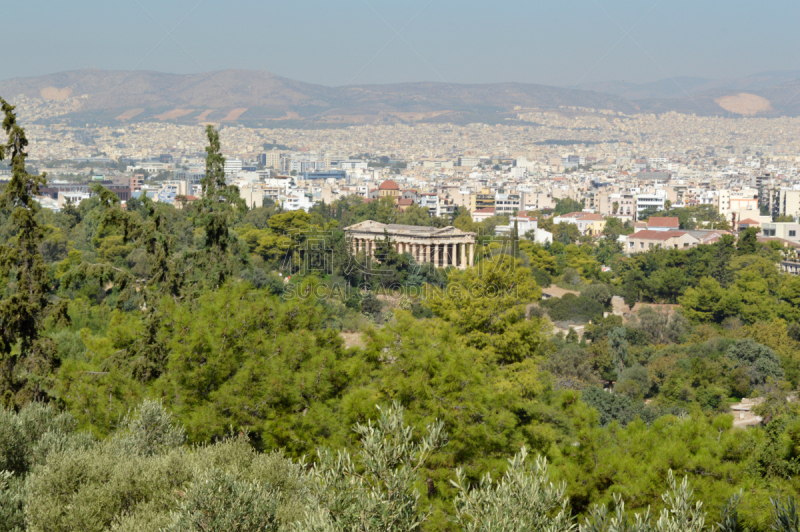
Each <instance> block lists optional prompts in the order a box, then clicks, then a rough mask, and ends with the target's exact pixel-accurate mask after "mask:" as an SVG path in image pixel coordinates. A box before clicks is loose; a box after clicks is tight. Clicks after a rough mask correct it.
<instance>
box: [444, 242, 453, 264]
mask: <svg viewBox="0 0 800 532" xmlns="http://www.w3.org/2000/svg"><path fill="white" fill-rule="evenodd" d="M452 250H453V244H449V243H448V244H445V245H444V266H445V268H447V267H448V266H452V265H453V252H452Z"/></svg>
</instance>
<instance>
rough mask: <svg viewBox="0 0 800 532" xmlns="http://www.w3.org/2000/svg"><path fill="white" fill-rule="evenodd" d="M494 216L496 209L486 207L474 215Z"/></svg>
mask: <svg viewBox="0 0 800 532" xmlns="http://www.w3.org/2000/svg"><path fill="white" fill-rule="evenodd" d="M478 213H480V214H490V213H491V214H494V207H484V208H483V209H478V210H477V211H475V212H473V213H472V214H478Z"/></svg>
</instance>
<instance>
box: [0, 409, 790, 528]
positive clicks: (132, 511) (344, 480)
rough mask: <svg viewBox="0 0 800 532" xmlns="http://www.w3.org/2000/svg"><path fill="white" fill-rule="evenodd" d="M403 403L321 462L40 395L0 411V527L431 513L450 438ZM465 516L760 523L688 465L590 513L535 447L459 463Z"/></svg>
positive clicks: (609, 523)
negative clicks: (495, 469) (640, 500)
mask: <svg viewBox="0 0 800 532" xmlns="http://www.w3.org/2000/svg"><path fill="white" fill-rule="evenodd" d="M403 414H404V411H403V408H402V407H401V406H400V405H399V404H396V403H395V404H393V405H392V406H390V407H389V408H386V409H381V410H380V416H379V419H378V420H377V421H375V422H373V421H370V422H368V423H366V424H357V425H356V426H355V427H354V430H355V433H356V434H357V435H358V437H359V449H358V451H357V452H356V453H353V454H351V453H349V452H347V451H335V452H333V451H328V450H320V451H319V453H318V460H317V461H316V463H315V464H314V465H312V466H308V465H306V464H305V463H304V462H302V461H300V462H295V461H292V460H290V459H288V458H287V457H285V456H284V455H283V453H282V452H280V451H275V452H271V453H259V452H257V451H256V450H254V449H253V447H252V446H251V445H250V442H249V441H248V437H247V435H245V434H239V435H233V436H231V437H228V438H225V439H224V440H221V441H219V442H216V443H214V444H211V445H203V446H195V447H187V446H186V445H185V435H184V431H183V429H182V428H181V427H179V426H177V425H176V423H175V422H174V420H173V418H172V417H171V415H170V414H169V413H168V412H167V411H166V410H165V409H164V407H163V406H162V405H161V404H160V403H159V402H158V401H145V402H143V403H142V404H141V405H140V406H139V407H137V408H136V409H134V410H133V411H132V412H131V413H130V414H129V415H128V416H126V417H125V419H124V420H123V422H122V423H121V425H120V429H119V430H118V431H117V433H116V434H114V435H113V436H112V437H110V438H108V439H107V440H105V441H96V440H95V439H94V438H92V437H91V436H90V435H88V434H85V433H80V432H77V431H76V423H75V421H74V419H72V418H71V416H69V415H68V414H60V413H58V412H57V411H56V410H55V409H54V408H53V407H52V406H49V405H43V404H38V403H33V404H30V405H28V406H26V407H25V408H23V409H22V410H21V411H19V412H13V411H0V459H2V461H3V462H2V463H3V464H4V467H5V469H4V470H0V532H28V531H30V532H39V531H41V532H44V531H48V532H51V531H52V532H72V531H74V530H81V531H89V532H104V531H111V532H138V531H141V530H153V531H163V532H191V531H198V532H212V531H219V532H222V531H227V530H235V531H238V532H373V531H374V532H378V531H380V532H384V531H387V532H408V531H415V530H422V529H423V526H424V525H425V524H426V521H427V520H428V518H429V516H430V512H431V510H430V508H426V507H425V505H424V504H423V502H422V500H421V496H420V493H419V492H418V490H417V488H416V486H417V485H419V483H420V481H421V480H422V479H421V474H420V473H421V470H422V468H423V467H425V464H426V461H428V459H429V458H430V456H431V454H432V453H433V452H434V451H436V450H437V449H439V448H441V447H442V446H443V445H445V444H446V442H447V434H446V433H445V431H444V428H443V424H442V423H441V422H438V421H437V422H434V423H431V424H430V425H428V427H427V430H426V431H425V432H424V434H422V435H419V436H418V435H415V434H414V431H413V430H412V428H411V427H410V426H408V425H406V424H405V422H404V417H403ZM452 483H453V486H454V487H455V489H456V492H457V493H456V497H455V505H454V508H453V512H452V523H453V527H454V528H453V530H460V531H463V532H529V531H532V530H535V531H542V532H749V531H748V530H747V529H745V528H743V526H742V524H741V520H740V518H739V514H738V506H739V503H740V501H741V498H742V497H741V494H740V495H736V496H734V497H732V498H731V499H730V501H729V502H728V504H727V505H726V506H725V507H724V508H723V509H722V512H721V515H720V517H719V518H718V520H717V522H716V523H714V524H711V523H710V522H708V521H709V520H708V519H707V517H708V516H707V515H706V512H705V511H704V509H703V504H702V503H701V502H698V501H695V500H694V493H693V490H692V488H691V487H690V485H689V481H688V478H683V479H682V480H681V481H680V482H679V481H678V480H676V478H675V477H674V475H673V473H672V471H670V472H669V474H668V476H667V488H668V489H667V491H666V492H665V493H664V494H663V495H662V500H663V501H664V506H665V508H664V509H663V510H661V512H660V514H659V515H658V517H657V518H655V517H654V516H652V515H651V512H650V510H649V509H647V510H645V511H644V512H639V513H629V512H627V511H626V509H625V502H624V501H623V499H622V497H621V496H620V495H618V494H617V495H615V496H614V503H613V508H611V509H610V508H609V507H607V506H605V505H604V506H595V507H593V508H592V509H591V510H590V511H589V513H588V515H587V516H586V517H584V518H583V519H582V520H581V521H580V522H579V520H578V519H576V518H575V516H574V515H573V514H572V511H571V508H570V504H569V499H568V497H567V496H566V486H565V485H564V484H563V483H561V484H558V483H554V482H552V481H551V480H550V474H549V472H548V465H547V461H546V460H545V459H544V458H543V457H537V458H536V459H535V460H533V461H531V460H530V459H529V456H528V451H527V449H525V448H522V450H521V451H520V452H519V453H517V455H516V456H514V457H513V458H512V459H510V460H509V462H508V468H507V470H506V472H505V473H504V474H503V476H502V477H501V478H500V479H499V480H497V481H494V480H493V479H492V478H491V477H490V476H489V475H486V476H484V477H483V478H482V479H481V480H480V482H479V483H478V485H475V486H470V485H469V484H468V481H467V478H466V475H465V473H464V472H463V471H462V470H457V471H456V473H455V480H454V481H452ZM772 510H773V511H772V519H771V523H770V525H769V526H770V529H771V530H774V531H776V532H799V531H798V525H799V524H800V515H798V511H797V504H796V501H795V499H794V498H793V497H789V498H788V499H774V500H772Z"/></svg>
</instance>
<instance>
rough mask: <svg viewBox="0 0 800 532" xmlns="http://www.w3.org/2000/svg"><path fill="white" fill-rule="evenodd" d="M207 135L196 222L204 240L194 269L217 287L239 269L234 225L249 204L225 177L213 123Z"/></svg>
mask: <svg viewBox="0 0 800 532" xmlns="http://www.w3.org/2000/svg"><path fill="white" fill-rule="evenodd" d="M206 137H207V138H208V146H207V147H206V153H207V155H206V175H205V177H204V178H203V180H202V182H201V184H202V186H203V198H202V200H201V201H200V202H199V205H198V207H197V212H196V213H195V223H196V224H197V225H198V226H199V227H201V228H202V229H203V232H204V233H205V241H204V243H203V249H202V251H201V252H200V253H199V254H198V256H197V257H196V261H195V264H194V270H195V272H197V273H199V274H201V275H202V276H203V278H204V279H205V280H206V281H207V282H208V284H209V286H211V287H218V286H220V285H221V284H222V283H224V282H225V280H226V279H227V278H228V277H230V276H231V275H233V274H234V273H236V272H238V270H239V268H238V267H237V265H236V262H235V261H233V260H232V257H231V254H230V253H229V249H230V248H234V247H236V246H237V242H238V239H237V236H236V233H235V232H233V231H231V228H232V226H233V223H234V222H235V218H236V216H237V215H243V214H244V213H245V212H246V210H247V206H246V205H245V203H244V200H242V199H241V198H240V197H239V190H238V188H237V187H235V186H233V185H228V184H227V183H226V181H225V158H224V157H223V156H222V152H221V147H220V142H219V132H218V131H216V130H215V129H214V127H213V126H211V125H209V126H206ZM233 251H234V252H236V251H238V250H233Z"/></svg>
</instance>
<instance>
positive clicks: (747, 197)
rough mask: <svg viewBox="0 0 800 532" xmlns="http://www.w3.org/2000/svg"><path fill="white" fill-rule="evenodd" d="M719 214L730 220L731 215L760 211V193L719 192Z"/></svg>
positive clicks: (744, 190) (744, 191)
mask: <svg viewBox="0 0 800 532" xmlns="http://www.w3.org/2000/svg"><path fill="white" fill-rule="evenodd" d="M717 210H719V213H720V214H721V215H722V217H723V218H724V219H726V220H730V218H731V213H734V212H736V213H738V212H742V211H757V210H758V191H757V190H753V189H742V190H729V189H723V190H720V191H719V203H718V209H717Z"/></svg>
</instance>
